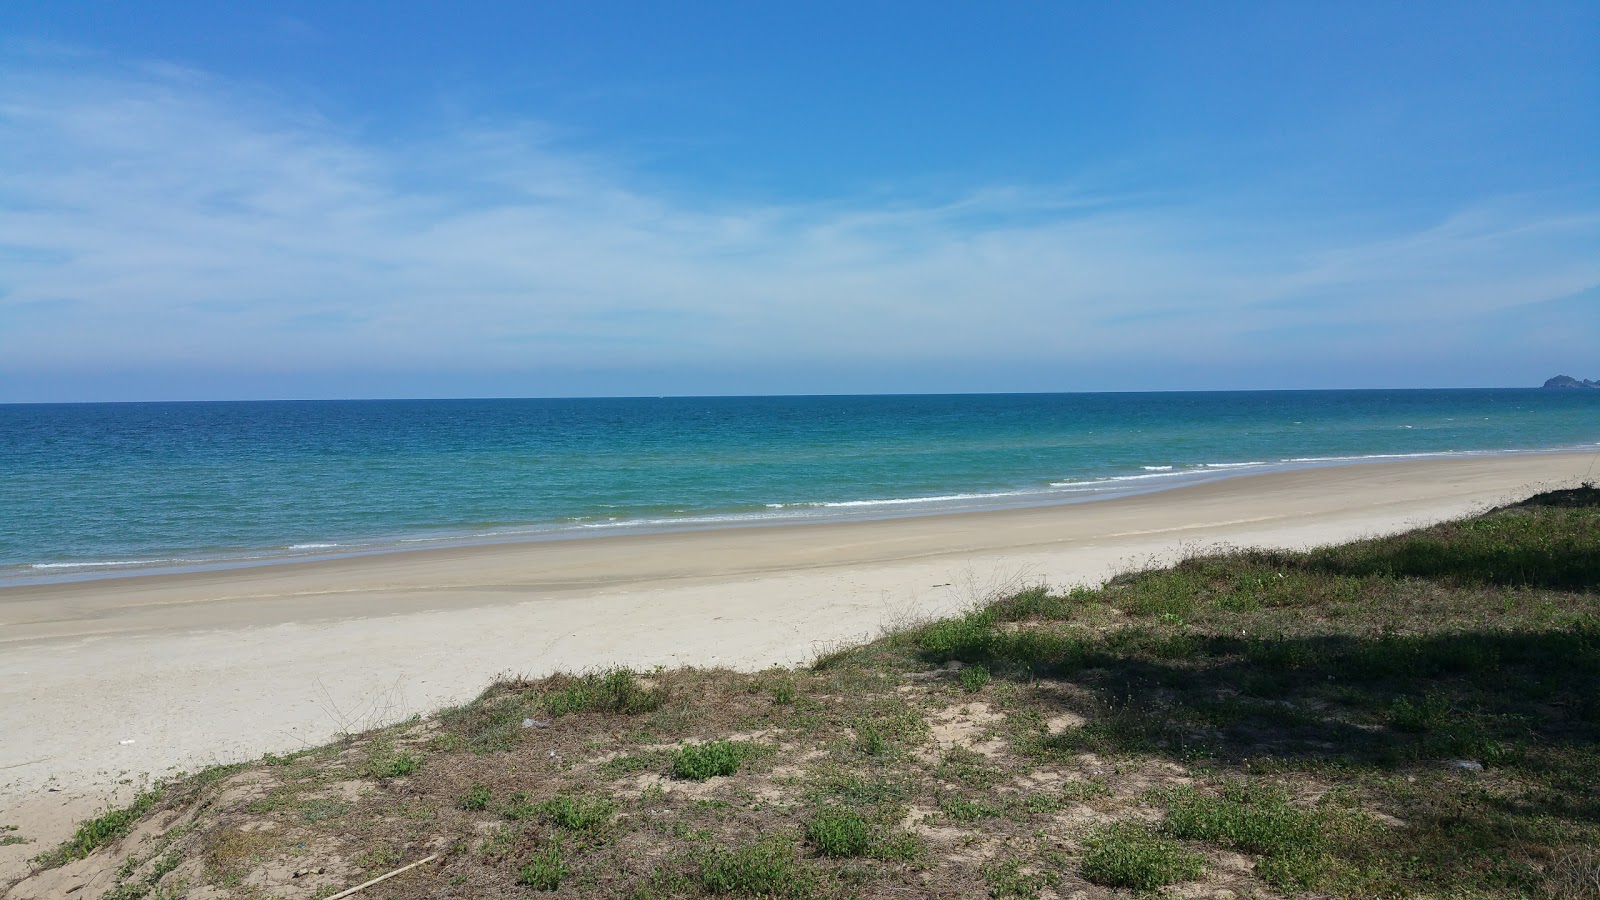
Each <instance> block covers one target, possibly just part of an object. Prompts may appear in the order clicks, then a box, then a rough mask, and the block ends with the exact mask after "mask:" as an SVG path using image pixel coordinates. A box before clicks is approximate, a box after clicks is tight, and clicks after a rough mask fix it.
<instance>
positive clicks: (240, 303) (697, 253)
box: [0, 0, 1600, 401]
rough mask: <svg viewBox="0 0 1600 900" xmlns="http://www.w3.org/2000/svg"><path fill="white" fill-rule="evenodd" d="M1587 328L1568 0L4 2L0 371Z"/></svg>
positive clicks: (838, 361)
mask: <svg viewBox="0 0 1600 900" xmlns="http://www.w3.org/2000/svg"><path fill="white" fill-rule="evenodd" d="M506 6H515V7H522V8H518V9H505V8H502V7H506ZM1597 346H1600V6H1597V5H1596V4H1594V3H1592V2H1591V3H1505V4H1493V3H1451V4H1427V3H1412V4H1392V3H1372V4H1362V3H1352V4H1327V3H1316V4H1312V3H1282V2H1279V3H1260V4H1248V3H1211V4H1196V3H1171V4H1158V3H1149V4H1039V3H1027V4H1022V3H1016V4H1006V3H989V4H960V5H958V4H937V3H935V4H928V3H905V4H894V3H877V4H842V3H841V4H827V3H809V4H786V5H779V4H749V3H727V4H711V3H689V4H642V3H639V4H619V3H603V2H596V3H584V4H553V3H552V4H479V3H458V4H452V5H450V6H448V7H446V6H443V5H438V4H416V3H384V4H363V3H345V4H325V3H317V4H310V3H307V4H298V3H277V4H272V5H261V4H247V3H236V4H214V3H204V4H202V3H179V2H145V3H139V4H110V3H91V2H79V3H65V2H51V3H44V2H29V0H11V2H8V3H6V4H4V5H0V401H33V400H96V399H108V400H126V399H225V398H256V397H344V396H363V397H366V396H399V397H406V396H560V395H596V394H628V395H636V394H737V393H835V392H889V391H893V392H898V391H910V392H922V391H933V392H942V391H1012V390H1015V391H1055V390H1124V389H1133V390H1163V389H1212V388H1224V389H1225V388H1300V387H1390V386H1392V387H1423V386H1478V385H1522V384H1537V383H1538V382H1540V381H1542V380H1543V379H1544V378H1545V377H1548V376H1549V375H1553V374H1556V373H1558V372H1565V373H1569V374H1573V375H1577V376H1579V377H1591V378H1592V377H1600V353H1597V352H1596V351H1595V349H1594V348H1595V347H1597Z"/></svg>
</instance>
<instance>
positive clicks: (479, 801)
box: [458, 784, 494, 812]
mask: <svg viewBox="0 0 1600 900" xmlns="http://www.w3.org/2000/svg"><path fill="white" fill-rule="evenodd" d="M492 802H494V794H493V793H492V792H490V790H489V786H488V785H486V784H475V785H473V786H472V787H471V788H468V789H467V792H466V793H465V794H462V795H461V800H460V802H459V804H458V805H459V806H460V807H461V808H462V809H465V810H469V811H473V812H476V811H478V810H484V809H488V808H489V804H490V803H492Z"/></svg>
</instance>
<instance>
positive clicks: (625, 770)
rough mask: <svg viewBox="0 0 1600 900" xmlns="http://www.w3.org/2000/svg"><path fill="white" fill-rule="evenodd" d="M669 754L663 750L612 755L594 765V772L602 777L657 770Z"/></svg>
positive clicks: (616, 776) (619, 776)
mask: <svg viewBox="0 0 1600 900" xmlns="http://www.w3.org/2000/svg"><path fill="white" fill-rule="evenodd" d="M669 758H670V757H669V755H668V754H667V753H666V752H665V751H659V750H658V751H655V752H652V753H625V754H623V755H621V756H613V757H612V758H610V759H608V760H606V761H605V762H603V763H601V764H600V765H598V766H596V767H595V774H597V775H599V776H600V777H602V778H621V777H623V776H625V775H638V774H639V773H641V772H653V771H659V770H660V769H661V768H662V767H663V766H664V765H666V763H667V760H668V759H669Z"/></svg>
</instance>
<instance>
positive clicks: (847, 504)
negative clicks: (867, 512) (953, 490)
mask: <svg viewBox="0 0 1600 900" xmlns="http://www.w3.org/2000/svg"><path fill="white" fill-rule="evenodd" d="M1032 493H1036V492H1035V491H995V492H994V493H988V494H939V495H937V496H933V497H889V498H885V499H882V500H834V501H829V502H825V503H808V504H805V505H807V506H813V507H818V508H821V509H849V508H852V507H858V506H904V505H907V504H912V503H954V502H957V501H961V500H988V499H990V498H993V497H1022V496H1025V495H1028V494H1032Z"/></svg>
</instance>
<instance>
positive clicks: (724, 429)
mask: <svg viewBox="0 0 1600 900" xmlns="http://www.w3.org/2000/svg"><path fill="white" fill-rule="evenodd" d="M1555 448H1585V449H1600V391H1554V390H1451V391H1304V392H1298V391H1271V392H1230V393H1163V394H1020V395H957V396H871V397H727V398H664V399H585V400H397V401H329V402H320V401H284V402H241V403H132V404H67V405H47V404H40V405H3V406H0V474H3V477H0V581H4V582H7V583H18V582H31V581H38V580H44V579H51V580H54V579H61V578H77V577H92V576H95V575H101V574H109V573H121V572H125V571H128V570H163V569H172V568H195V567H205V566H210V565H229V564H239V563H244V562H258V561H268V560H274V559H285V558H300V557H305V556H316V555H338V554H345V553H362V552H371V551H379V550H389V549H396V548H406V547H425V546H431V545H438V544H442V543H452V542H480V541H495V540H524V539H533V538H543V537H570V536H582V535H594V534H608V533H619V532H624V531H636V530H664V529H673V528H698V527H719V526H727V525H739V524H747V525H748V524H772V523H783V522H790V521H804V520H818V519H841V518H851V517H862V516H890V515H906V514H917V513H931V512H947V511H955V510H966V509H982V508H994V507H1002V506H1014V505H1031V504H1045V503H1063V502H1077V501H1083V500H1091V499H1096V498H1102V497H1107V496H1115V495H1118V494H1125V493H1128V492H1132V491H1144V490H1152V489H1158V488H1163V487H1172V486H1177V485H1181V484H1191V483H1194V482H1197V481H1203V480H1209V479H1215V478H1219V477H1227V476H1229V475H1234V474H1239V473H1245V472H1260V471H1267V470H1270V469H1274V468H1294V467H1302V466H1314V465H1328V464H1335V463H1339V462H1346V461H1357V460H1360V459H1371V458H1389V457H1405V456H1413V455H1423V456H1426V455H1436V454H1464V453H1503V452H1509V451H1535V450H1545V449H1555Z"/></svg>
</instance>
